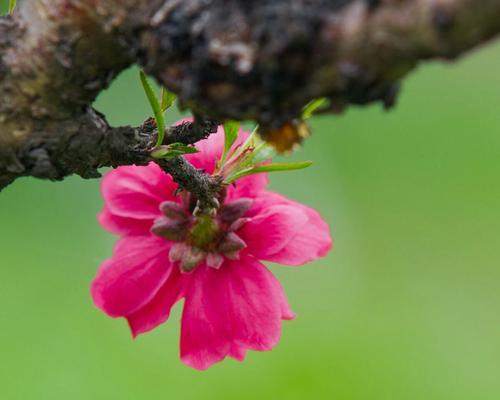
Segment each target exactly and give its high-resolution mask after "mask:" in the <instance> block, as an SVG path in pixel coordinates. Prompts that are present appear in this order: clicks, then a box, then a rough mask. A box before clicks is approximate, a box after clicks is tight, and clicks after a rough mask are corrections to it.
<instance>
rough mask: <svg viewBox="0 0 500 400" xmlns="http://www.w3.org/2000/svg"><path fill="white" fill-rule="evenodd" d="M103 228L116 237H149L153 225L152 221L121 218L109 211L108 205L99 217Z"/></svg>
mask: <svg viewBox="0 0 500 400" xmlns="http://www.w3.org/2000/svg"><path fill="white" fill-rule="evenodd" d="M97 220H98V221H99V223H100V224H101V226H102V227H103V228H104V229H106V230H107V231H108V232H111V233H114V234H116V235H122V236H125V235H147V234H148V233H149V230H150V229H151V225H152V224H153V220H152V219H136V218H127V217H120V216H119V215H114V214H113V213H111V211H109V209H108V207H106V205H105V206H104V208H103V209H102V211H101V212H100V213H99V215H98V216H97Z"/></svg>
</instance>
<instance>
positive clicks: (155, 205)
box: [102, 163, 177, 220]
mask: <svg viewBox="0 0 500 400" xmlns="http://www.w3.org/2000/svg"><path fill="white" fill-rule="evenodd" d="M176 188H177V185H176V184H175V183H174V182H173V180H172V178H171V177H170V175H168V174H166V173H165V172H163V171H162V170H161V169H160V167H159V166H158V165H157V164H155V163H150V164H149V165H147V166H143V167H138V166H126V167H119V168H117V169H115V170H113V171H110V172H109V173H108V174H107V175H106V176H105V177H104V179H103V182H102V194H103V197H104V200H105V202H106V207H107V209H108V211H109V212H110V213H111V214H113V215H116V216H120V217H126V218H134V219H147V220H151V219H154V218H156V217H157V216H158V215H160V211H159V205H160V203H161V202H163V201H165V200H172V201H177V199H176V198H175V197H174V195H173V193H174V191H175V189H176Z"/></svg>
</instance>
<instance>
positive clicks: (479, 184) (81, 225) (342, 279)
mask: <svg viewBox="0 0 500 400" xmlns="http://www.w3.org/2000/svg"><path fill="white" fill-rule="evenodd" d="M5 3H6V2H4V5H5ZM4 10H5V8H4ZM499 69H500V45H498V44H497V45H492V46H489V47H487V48H484V49H482V50H480V51H477V52H476V53H475V54H471V55H470V56H469V57H468V58H466V59H465V60H462V61H461V62H459V63H458V64H452V65H443V64H433V65H430V66H425V67H423V68H421V69H419V70H418V71H417V72H416V73H414V74H413V75H412V76H411V77H410V79H408V80H407V81H405V83H404V87H403V92H402V95H401V97H400V99H399V104H398V105H397V106H396V108H395V109H394V110H393V111H391V112H389V113H386V112H383V111H382V110H381V108H380V107H379V106H377V105H375V106H371V107H368V108H365V109H350V110H349V111H348V112H347V113H346V114H344V115H342V116H330V117H321V118H313V120H312V124H313V128H314V129H313V131H314V135H313V137H312V138H310V139H309V140H307V141H306V143H305V146H304V148H303V149H302V150H301V151H300V152H299V153H298V154H297V155H296V156H294V157H293V158H292V159H296V160H303V159H311V160H314V165H313V166H312V167H311V168H308V169H306V170H303V171H297V172H292V173H284V174H276V175H275V176H273V178H272V187H273V189H274V190H277V191H280V192H283V193H285V194H286V195H288V196H290V197H292V198H294V199H297V200H300V201H302V202H305V203H307V204H310V205H312V206H314V207H316V208H318V209H319V210H320V211H321V213H322V214H323V216H324V217H325V218H326V219H327V220H328V221H329V222H330V223H331V225H332V231H333V234H334V237H335V239H336V243H335V248H334V251H333V252H332V253H331V255H330V256H329V257H328V258H327V259H325V260H322V261H320V262H317V263H314V264H311V265H308V266H305V267H302V268H282V267H278V266H273V271H274V272H276V273H277V274H278V275H279V277H280V278H281V279H282V282H283V285H284V286H285V288H286V291H287V293H288V296H289V299H290V303H291V304H292V306H293V308H294V310H295V311H296V312H297V314H298V318H297V319H296V320H295V321H293V322H285V323H284V327H283V337H282V340H281V343H280V345H279V346H278V347H277V348H276V349H275V350H274V351H272V352H270V353H260V354H256V353H251V354H249V356H248V359H247V360H246V361H245V362H244V363H243V364H239V363H237V362H235V361H233V360H228V361H225V362H224V363H222V364H219V365H217V366H215V367H214V368H212V369H210V370H208V371H206V372H202V373H200V372H197V371H193V370H191V369H189V368H187V367H185V366H183V365H182V364H181V363H180V361H179V360H178V341H179V339H178V335H179V323H178V320H179V309H180V307H177V309H176V312H175V313H174V314H173V316H172V317H171V320H170V322H169V323H168V324H166V325H164V326H163V327H161V328H160V329H157V330H156V331H154V332H152V333H150V334H148V335H146V336H142V337H140V338H139V339H137V340H135V341H133V340H132V339H131V336H130V334H129V332H128V329H127V326H126V323H125V322H124V321H121V320H112V319H110V318H108V317H106V316H104V315H103V314H102V313H101V312H100V311H98V310H97V309H95V308H94V307H93V305H92V302H91V299H90V296H89V289H88V286H89V283H90V281H91V279H92V277H93V275H94V273H95V271H96V269H97V267H98V265H99V263H100V262H101V261H102V260H103V259H104V258H106V257H108V256H109V255H110V253H111V249H112V246H113V242H114V238H113V237H112V236H111V235H108V234H106V233H105V232H103V231H102V230H101V229H100V228H99V226H98V224H97V222H96V219H95V216H96V214H97V212H98V211H99V209H100V208H101V205H102V200H101V197H100V194H99V182H98V181H96V180H94V181H84V180H82V179H79V178H71V179H68V180H66V181H64V182H62V183H50V182H40V181H36V180H34V179H23V180H20V181H18V182H17V183H15V184H14V185H13V186H11V187H9V188H7V189H6V190H5V191H4V192H3V193H1V195H0V224H1V225H0V238H1V240H0V249H1V252H0V282H1V284H0V304H1V306H0V321H1V323H2V326H1V327H2V329H1V330H0V352H1V354H2V363H1V364H0V398H2V399H8V400H17V399H20V400H21V399H22V400H26V399H37V400H40V399H50V400H57V399H72V400H79V399H82V400H83V399H85V400H88V399H118V398H119V399H134V400H135V399H141V400H150V399H151V400H152V399H171V398H172V399H177V398H178V399H183V400H184V399H186V400H188V399H200V398H203V399H214V400H215V399H217V400H219V399H252V400H255V399H266V400H267V399H270V400H271V399H289V400H292V399H342V400H367V399H370V400H387V399H397V400H400V399H404V400H413V399H425V400H434V399H435V400H442V399H447V400H449V399H453V400H455V399H464V400H470V399H481V400H489V399H492V400H493V399H498V398H500V380H499V376H500V313H499V309H500V290H499V287H500V269H499V262H500V253H499V250H498V249H500V235H499V234H498V232H499V228H500V181H499V173H500V112H499V105H500V75H499V74H498V71H499ZM96 106H97V107H98V108H99V109H100V110H101V111H103V112H104V113H106V114H107V116H108V117H109V120H110V122H111V123H113V124H128V123H130V124H139V123H141V122H142V121H143V119H145V117H147V116H148V115H149V113H150V110H149V106H148V104H147V102H146V101H145V99H144V94H143V93H142V89H141V86H140V83H139V81H138V79H137V70H135V69H133V70H130V71H127V72H125V73H124V74H123V75H122V76H120V77H119V79H118V80H117V81H116V82H115V83H114V84H113V86H112V88H111V89H110V90H108V91H107V92H106V93H103V94H102V96H101V97H100V98H99V99H98V101H97V104H96ZM170 122H171V121H170ZM287 160H289V159H287ZM280 161H283V159H280Z"/></svg>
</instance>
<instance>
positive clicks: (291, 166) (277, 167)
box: [225, 161, 312, 184]
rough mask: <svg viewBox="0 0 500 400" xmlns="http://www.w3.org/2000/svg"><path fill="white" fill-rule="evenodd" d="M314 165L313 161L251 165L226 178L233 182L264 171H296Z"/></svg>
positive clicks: (227, 180)
mask: <svg viewBox="0 0 500 400" xmlns="http://www.w3.org/2000/svg"><path fill="white" fill-rule="evenodd" d="M311 165H312V161H298V162H290V163H275V164H267V165H260V166H257V167H251V168H247V169H244V170H241V171H239V172H237V173H235V174H234V175H232V176H230V177H229V178H227V179H226V180H225V183H226V184H230V183H233V182H234V181H236V180H237V179H240V178H243V177H245V176H248V175H253V174H260V173H262V172H282V171H295V170H298V169H304V168H307V167H309V166H311Z"/></svg>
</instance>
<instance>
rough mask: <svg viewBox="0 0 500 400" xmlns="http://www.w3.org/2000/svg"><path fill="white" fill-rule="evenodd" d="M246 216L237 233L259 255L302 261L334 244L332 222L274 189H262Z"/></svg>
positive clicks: (287, 261)
mask: <svg viewBox="0 0 500 400" xmlns="http://www.w3.org/2000/svg"><path fill="white" fill-rule="evenodd" d="M247 216H249V217H250V218H251V219H250V221H248V222H247V223H246V224H245V225H244V226H243V227H242V228H241V230H240V231H238V234H239V235H240V236H241V237H242V238H243V240H244V241H245V242H246V243H247V245H248V251H249V252H250V253H251V254H253V255H254V256H255V257H257V258H259V259H262V260H267V261H272V262H276V263H280V264H285V265H302V264H305V263H307V262H309V261H312V260H315V259H317V258H320V257H324V256H325V255H326V254H327V253H328V252H329V250H330V249H331V247H332V239H331V237H330V229H329V226H328V224H327V223H326V222H324V221H323V219H322V218H321V216H320V215H319V214H318V212H317V211H315V210H313V209H312V208H309V207H307V206H305V205H302V204H300V203H297V202H294V201H291V200H289V199H287V198H285V197H283V196H280V195H277V194H275V193H271V192H263V193H261V194H260V196H259V197H258V198H257V199H256V201H255V203H254V205H253V206H252V208H251V209H250V211H249V212H248V214H247ZM263 233H264V234H263Z"/></svg>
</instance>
